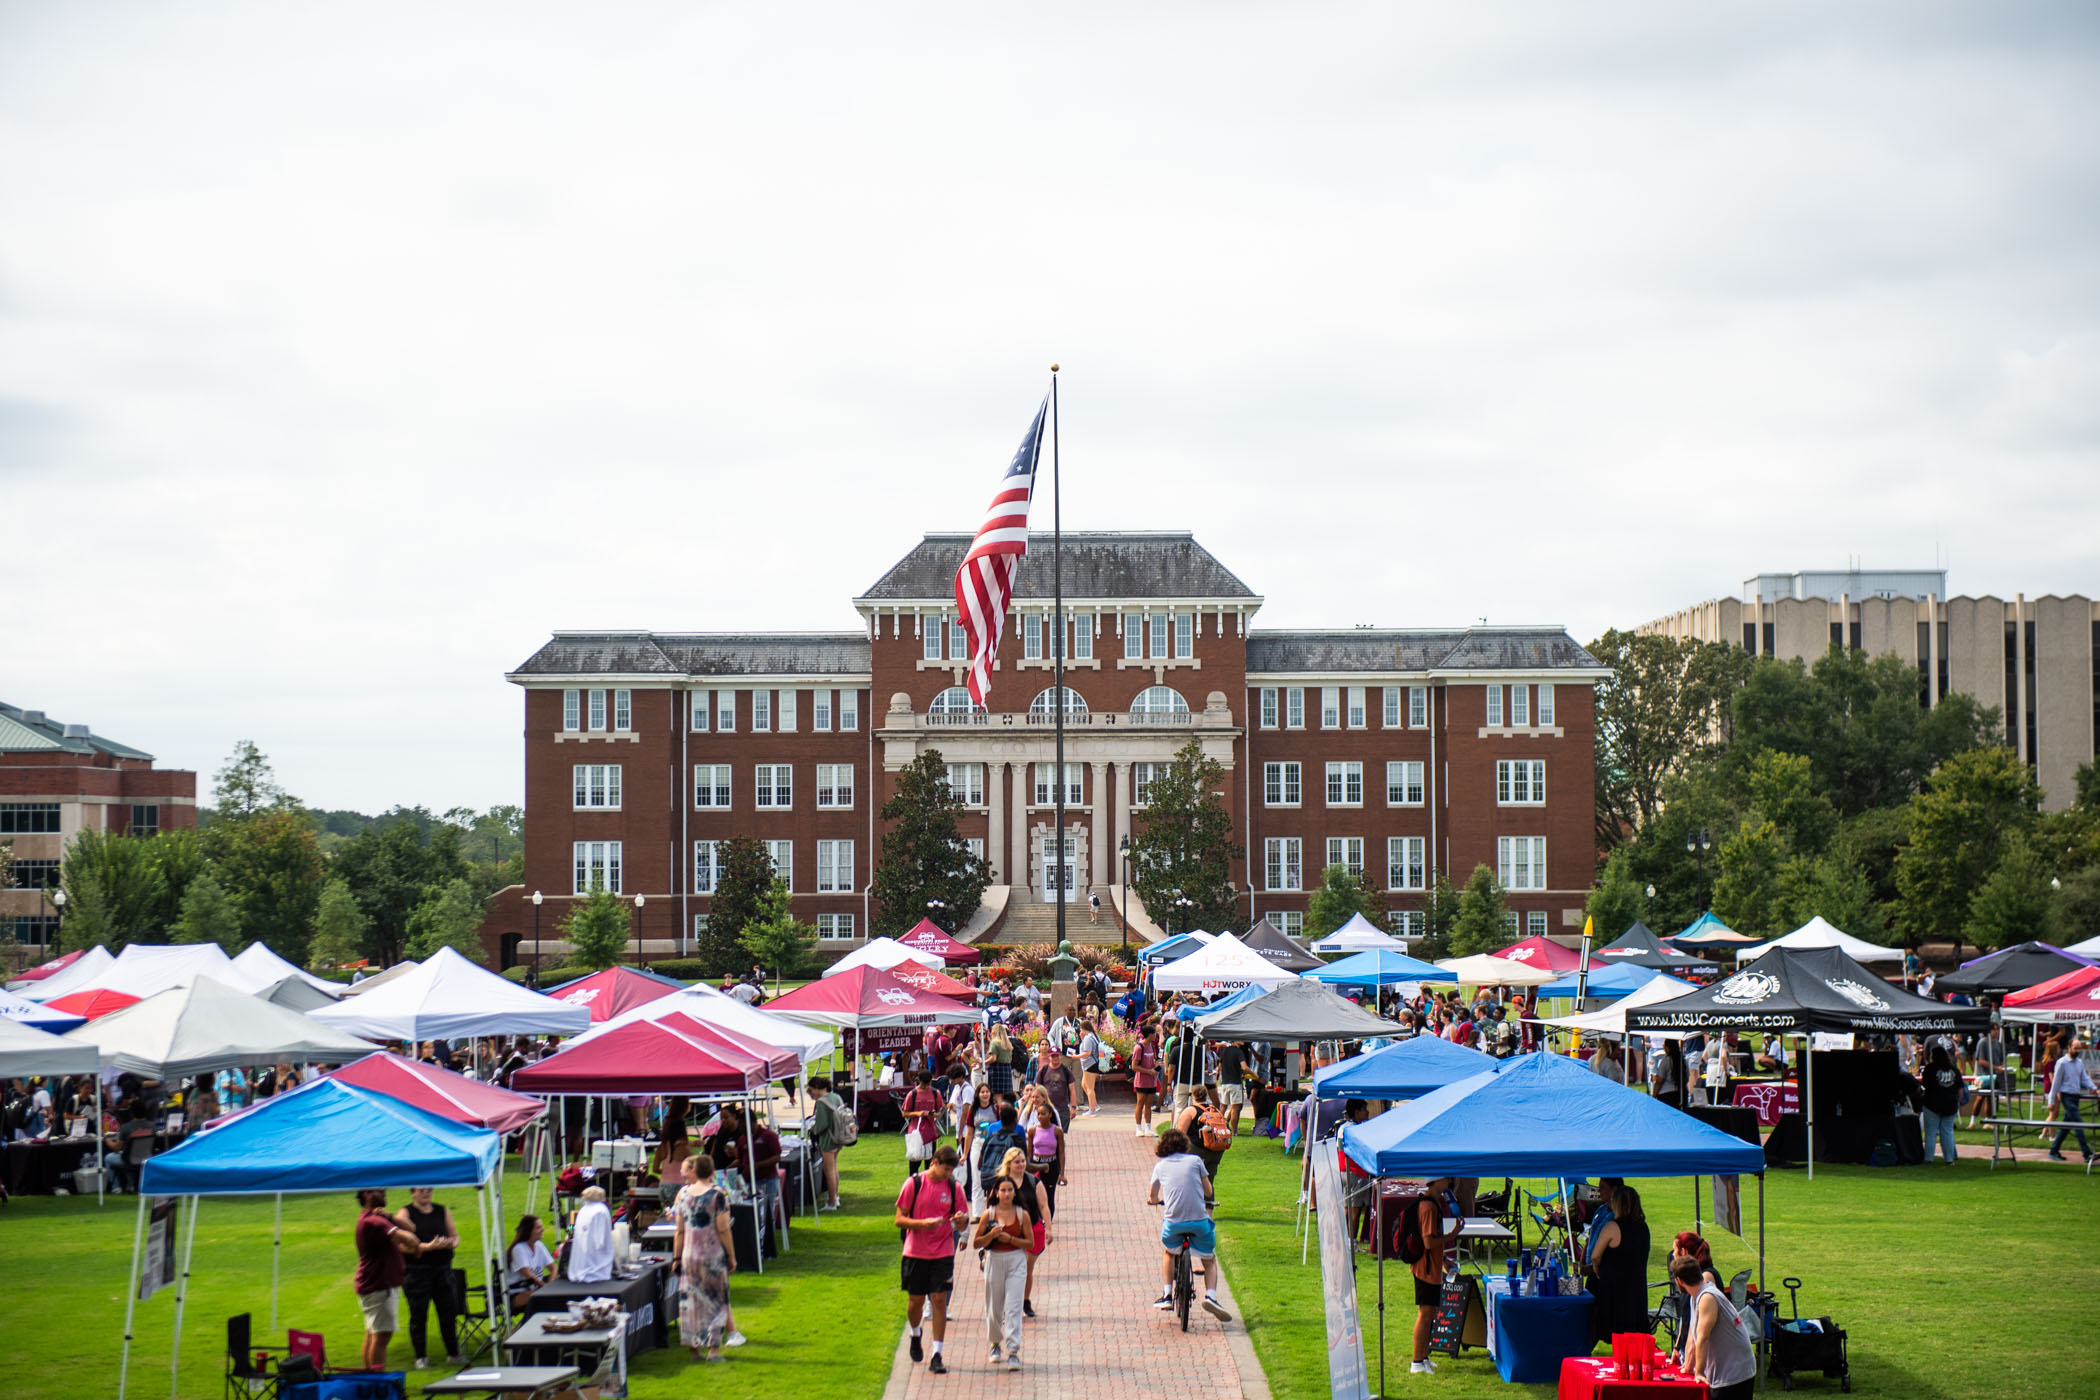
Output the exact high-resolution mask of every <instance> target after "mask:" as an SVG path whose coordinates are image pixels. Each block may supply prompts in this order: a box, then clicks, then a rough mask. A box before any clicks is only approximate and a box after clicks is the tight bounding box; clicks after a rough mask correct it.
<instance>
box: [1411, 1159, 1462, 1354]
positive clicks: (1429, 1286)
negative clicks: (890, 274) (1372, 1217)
mask: <svg viewBox="0 0 2100 1400" xmlns="http://www.w3.org/2000/svg"><path fill="white" fill-rule="evenodd" d="M1455 1184H1456V1183H1455V1182H1453V1181H1452V1179H1451V1178H1450V1177H1448V1176H1440V1177H1438V1178H1437V1179H1436V1180H1435V1181H1432V1182H1430V1183H1429V1184H1428V1185H1427V1186H1425V1187H1423V1188H1422V1199H1421V1200H1419V1201H1417V1202H1415V1209H1416V1210H1417V1211H1419V1212H1421V1228H1422V1257H1421V1258H1420V1259H1417V1260H1415V1262H1414V1264H1413V1266H1412V1268H1413V1272H1414V1276H1415V1353H1414V1360H1413V1361H1412V1362H1411V1363H1410V1364H1409V1365H1408V1368H1407V1369H1408V1370H1409V1371H1410V1372H1412V1373H1413V1374H1415V1375H1426V1374H1433V1373H1434V1372H1435V1371H1436V1363H1435V1362H1434V1361H1431V1360H1430V1359H1429V1332H1430V1328H1431V1327H1433V1326H1434V1325H1435V1323H1436V1310H1437V1308H1438V1306H1439V1305H1441V1304H1442V1303H1443V1301H1444V1265H1445V1250H1444V1247H1445V1245H1446V1244H1448V1243H1449V1242H1450V1236H1448V1235H1446V1234H1445V1233H1444V1217H1445V1215H1446V1214H1447V1213H1448V1214H1451V1215H1456V1214H1458V1204H1457V1202H1456V1201H1455V1200H1454V1199H1452V1195H1451V1188H1452V1187H1453V1186H1454V1185H1455Z"/></svg>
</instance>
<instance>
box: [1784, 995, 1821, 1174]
mask: <svg viewBox="0 0 2100 1400" xmlns="http://www.w3.org/2000/svg"><path fill="white" fill-rule="evenodd" d="M1810 1043H1811V1042H1810V1041H1809V1038H1808V1032H1806V1031H1803V1032H1802V1033H1801V1097H1802V1098H1804V1099H1807V1100H1808V1179H1809V1180H1810V1181H1814V1180H1815V1179H1816V1096H1815V1094H1814V1093H1813V1092H1812V1091H1811V1090H1810V1088H1809V1084H1808V1076H1809V1075H1810V1073H1811V1072H1812V1071H1811V1070H1810V1068H1809V1063H1808V1056H1809V1050H1808V1047H1809V1045H1810ZM1785 1083H1786V1081H1785V1080H1783V1079H1782V1080H1781V1081H1780V1084H1781V1086H1782V1093H1783V1092H1784V1085H1785Z"/></svg>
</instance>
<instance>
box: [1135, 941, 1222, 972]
mask: <svg viewBox="0 0 2100 1400" xmlns="http://www.w3.org/2000/svg"><path fill="white" fill-rule="evenodd" d="M1209 941H1210V940H1209V939H1208V938H1199V937H1197V936H1196V935H1195V934H1193V933H1177V934H1175V935H1174V936H1173V937H1172V938H1169V939H1167V940H1166V941H1165V942H1164V943H1155V944H1153V945H1152V946H1151V947H1149V948H1146V949H1144V950H1143V951H1142V952H1140V953H1139V954H1138V961H1139V962H1141V963H1143V964H1144V965H1145V966H1146V967H1157V966H1159V965H1160V964H1161V963H1170V962H1172V961H1174V959H1176V958H1184V957H1187V956H1188V955H1189V954H1190V953H1193V952H1195V951H1196V950H1197V949H1198V948H1201V947H1202V946H1203V945H1204V944H1206V943H1208V942H1209Z"/></svg>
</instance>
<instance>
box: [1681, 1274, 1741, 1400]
mask: <svg viewBox="0 0 2100 1400" xmlns="http://www.w3.org/2000/svg"><path fill="white" fill-rule="evenodd" d="M1670 1279H1671V1282H1672V1284H1673V1285H1674V1286H1675V1287H1677V1288H1680V1289H1682V1290H1683V1291H1684V1293H1685V1295H1686V1296H1687V1297H1689V1298H1690V1299H1691V1304H1690V1311H1691V1325H1690V1328H1689V1339H1688V1340H1687V1341H1686V1342H1685V1347H1684V1369H1685V1370H1687V1371H1689V1372H1691V1373H1692V1374H1693V1375H1695V1376H1697V1377H1699V1378H1700V1379H1701V1380H1703V1381H1705V1382H1706V1384H1707V1385H1708V1387H1710V1388H1711V1389H1712V1391H1713V1400H1750V1394H1751V1391H1752V1389H1753V1388H1754V1387H1755V1386H1756V1384H1757V1351H1756V1348H1755V1347H1753V1346H1752V1345H1751V1343H1750V1328H1749V1324H1748V1323H1747V1322H1745V1321H1744V1319H1743V1315H1742V1314H1741V1313H1739V1312H1737V1311H1736V1310H1735V1306H1734V1304H1732V1303H1730V1302H1729V1301H1728V1295H1727V1294H1725V1293H1723V1292H1722V1291H1721V1290H1720V1289H1719V1288H1718V1287H1716V1286H1715V1284H1714V1281H1713V1279H1712V1278H1711V1277H1710V1276H1709V1275H1708V1274H1707V1272H1706V1270H1705V1269H1704V1268H1702V1267H1701V1266H1700V1263H1699V1261H1698V1260H1697V1259H1696V1258H1693V1257H1691V1256H1689V1255H1686V1256H1682V1257H1680V1258H1679V1259H1678V1260H1677V1262H1676V1263H1675V1264H1673V1265H1671V1266H1670Z"/></svg>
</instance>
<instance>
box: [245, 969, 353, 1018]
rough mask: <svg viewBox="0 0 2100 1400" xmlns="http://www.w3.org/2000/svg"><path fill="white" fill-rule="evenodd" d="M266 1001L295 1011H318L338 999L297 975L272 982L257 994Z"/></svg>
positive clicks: (333, 1003) (331, 1004)
mask: <svg viewBox="0 0 2100 1400" xmlns="http://www.w3.org/2000/svg"><path fill="white" fill-rule="evenodd" d="M255 995H256V996H257V997H259V998H261V999H262V1000H264V1001H269V1002H275V1003H276V1004H277V1005H279V1006H289V1007H290V1008H291V1009H292V1010H294V1011H318V1010H320V1009H321V1008H322V1007H324V1006H333V1005H335V1002H336V999H335V998H334V997H332V996H330V995H328V993H326V992H324V991H321V990H319V989H318V988H316V987H314V986H312V985H311V984H310V983H307V982H304V981H302V980H300V979H299V978H297V977H286V978H284V979H282V980H281V981H277V982H272V983H271V984H270V985H269V986H267V987H265V988H263V989H262V990H261V991H259V992H257V993H256V994H255Z"/></svg>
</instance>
